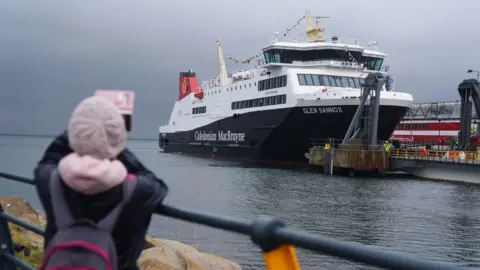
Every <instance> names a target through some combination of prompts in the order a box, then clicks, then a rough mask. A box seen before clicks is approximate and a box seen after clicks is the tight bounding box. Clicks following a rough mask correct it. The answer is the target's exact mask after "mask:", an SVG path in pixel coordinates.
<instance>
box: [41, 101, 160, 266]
mask: <svg viewBox="0 0 480 270" xmlns="http://www.w3.org/2000/svg"><path fill="white" fill-rule="evenodd" d="M125 140H126V128H125V123H124V120H123V118H122V116H121V114H120V113H119V111H118V109H117V108H116V107H115V105H114V104H113V103H112V102H111V101H109V100H107V99H105V98H103V97H99V96H95V97H89V98H87V99H85V100H83V101H82V102H80V104H78V105H77V107H76V108H75V110H74V112H73V114H72V117H71V119H70V122H69V125H68V130H67V131H66V132H64V133H62V134H61V135H59V136H58V137H57V138H55V139H54V141H53V142H52V143H51V144H50V145H49V146H48V147H47V149H46V151H45V153H44V155H43V157H42V159H41V160H40V162H39V163H38V165H37V167H36V168H35V171H34V182H35V185H36V190H37V193H38V195H39V197H40V201H41V203H42V206H43V208H44V210H45V212H46V216H47V227H46V230H45V242H44V246H45V252H47V251H48V250H49V249H50V248H52V247H51V245H49V244H50V242H51V240H52V239H54V240H58V238H56V237H55V236H57V233H58V232H62V233H65V232H66V231H65V228H59V226H58V224H59V219H63V220H65V217H63V216H56V215H55V213H57V212H58V209H59V208H62V207H59V206H58V205H54V204H53V203H52V201H56V202H58V201H59V200H60V199H59V198H58V196H57V195H58V194H56V192H52V190H55V188H52V182H53V181H55V180H54V179H57V180H58V179H59V180H58V184H57V190H59V191H60V192H61V193H63V194H62V195H64V196H63V199H64V200H65V201H66V205H65V206H66V207H63V210H65V209H66V210H68V211H69V212H70V215H71V218H73V219H75V222H76V221H78V220H79V219H86V220H89V221H91V222H93V223H95V224H97V225H98V224H100V223H99V222H100V221H103V220H104V218H105V217H106V216H107V215H108V216H109V214H111V213H113V212H115V211H114V209H117V206H119V204H120V203H122V202H124V195H125V193H128V192H126V191H125V190H127V189H125V186H128V185H127V184H125V181H126V179H130V180H132V179H133V180H134V181H135V182H136V183H135V185H134V188H133V189H132V190H131V193H133V194H131V195H132V196H130V199H129V200H126V201H125V202H126V203H125V204H122V206H123V208H121V210H120V212H119V215H118V218H117V220H116V221H117V222H116V223H114V224H113V229H112V230H111V231H110V232H111V237H112V239H113V242H114V247H115V250H116V257H117V261H116V262H114V263H115V264H116V265H118V269H135V270H137V269H138V267H137V263H136V261H137V259H138V258H139V256H140V253H141V251H142V249H143V246H144V243H145V235H146V232H147V229H148V227H149V224H150V220H151V216H152V214H153V213H154V211H155V210H156V209H157V208H158V207H159V206H161V204H162V202H163V200H164V198H165V197H166V195H167V193H168V187H167V186H166V184H165V183H164V182H163V181H162V180H161V179H159V178H157V177H156V176H155V175H154V174H153V173H152V172H151V171H149V170H147V169H146V168H145V167H144V166H143V165H142V163H141V162H140V161H139V160H138V159H137V157H136V156H135V155H134V154H133V153H132V152H130V151H129V150H128V149H127V148H125ZM56 175H58V177H54V176H56ZM60 192H57V193H60ZM54 196H57V197H54ZM125 197H128V196H127V195H125ZM66 210H65V211H66ZM62 230H63V231H62ZM75 233H76V234H78V233H77V232H75ZM63 236H65V235H63ZM52 244H58V241H57V243H55V241H52Z"/></svg>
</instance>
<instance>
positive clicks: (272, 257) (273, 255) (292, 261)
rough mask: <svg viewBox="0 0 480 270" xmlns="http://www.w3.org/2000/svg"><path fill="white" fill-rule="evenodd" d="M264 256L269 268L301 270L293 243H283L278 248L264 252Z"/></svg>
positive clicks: (268, 269) (269, 269) (273, 269)
mask: <svg viewBox="0 0 480 270" xmlns="http://www.w3.org/2000/svg"><path fill="white" fill-rule="evenodd" d="M263 257H264V258H265V265H266V267H267V270H300V265H299V264H298V260H297V255H296V254H295V249H294V248H293V246H292V245H281V246H280V247H279V248H277V249H274V250H271V251H268V252H265V253H263Z"/></svg>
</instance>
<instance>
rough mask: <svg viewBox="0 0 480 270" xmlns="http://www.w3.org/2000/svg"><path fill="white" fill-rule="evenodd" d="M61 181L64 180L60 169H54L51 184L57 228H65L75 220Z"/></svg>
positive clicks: (51, 196)
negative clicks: (59, 171)
mask: <svg viewBox="0 0 480 270" xmlns="http://www.w3.org/2000/svg"><path fill="white" fill-rule="evenodd" d="M60 181H62V180H61V179H60V176H59V175H58V170H57V169H56V170H53V172H52V174H51V175H50V181H49V186H50V198H51V199H50V200H51V202H52V208H53V215H54V217H55V226H56V227H57V230H60V229H62V228H65V227H67V226H69V225H70V224H72V223H73V222H74V221H75V219H74V218H73V215H72V212H71V211H70V207H69V206H68V202H67V199H66V198H65V192H63V188H62V186H61V183H60Z"/></svg>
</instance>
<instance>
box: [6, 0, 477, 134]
mask: <svg viewBox="0 0 480 270" xmlns="http://www.w3.org/2000/svg"><path fill="white" fill-rule="evenodd" d="M282 2H283V3H282ZM306 9H308V10H310V11H311V13H312V15H322V16H330V17H331V18H330V19H328V20H326V21H325V23H324V26H325V27H326V32H327V33H326V34H327V35H329V36H332V35H338V36H341V37H351V38H357V39H359V40H365V41H373V40H375V41H378V42H379V49H380V50H381V51H383V52H385V53H387V54H388V58H387V61H386V64H387V65H389V66H390V72H391V73H392V75H393V76H394V78H395V79H396V91H405V92H410V93H412V94H413V95H414V98H415V99H416V101H422V102H423V101H442V100H457V99H458V92H457V86H458V84H459V83H460V81H461V80H462V79H464V78H466V77H468V76H469V75H468V74H466V73H465V72H466V70H467V69H479V70H480V50H479V44H480V30H479V29H478V26H479V25H480V19H478V12H479V10H480V1H476V0H452V1H447V0H437V1H426V0H419V1H406V0H403V1H396V0H395V1H394V0H390V1H384V0H378V1H376V0H375V1H374V0H364V1H358V0H351V1H342V0H337V1H316V0H311V1H307V0H304V1H300V0H296V1H286V0H262V1H253V0H243V1H218V0H215V1H200V0H188V1H187V0H185V1H158V0H157V1H153V0H152V1H147V0H144V1H119V0H116V1H113V0H112V1H98V0H82V1H46V0H42V1H33V0H28V1H27V0H22V1H18V0H9V1H8V0H5V1H1V2H0V133H15V134H43V135H49V134H57V133H59V132H60V131H62V130H63V129H64V128H65V127H66V124H67V122H68V118H69V117H70V114H71V112H72V110H73V108H74V106H75V105H76V104H77V103H78V102H79V101H80V100H81V99H82V98H84V97H86V96H88V95H91V94H92V93H93V92H94V91H95V89H98V88H106V89H129V90H134V91H135V92H136V93H137V99H136V104H135V105H136V107H135V115H134V122H133V128H134V132H133V133H132V134H131V137H136V138H156V137H157V135H158V126H159V125H160V124H162V123H164V122H165V121H166V120H167V118H168V117H169V115H170V112H171V109H172V106H173V102H174V101H175V100H176V98H177V95H178V86H177V83H178V73H179V72H180V71H185V70H187V69H189V68H192V69H194V70H195V71H196V72H197V76H198V77H199V79H200V80H201V79H207V78H210V77H212V76H214V75H215V74H216V72H217V64H216V63H217V62H216V61H217V60H216V55H215V54H216V51H215V40H216V38H218V39H220V41H221V42H222V47H223V51H224V54H225V56H233V57H236V58H244V57H249V56H251V55H255V54H257V53H258V52H260V49H261V47H263V46H265V45H268V43H269V40H270V38H271V35H272V33H273V32H274V31H279V32H281V33H282V32H284V30H285V29H287V28H290V27H291V26H292V25H293V24H294V23H295V22H296V21H297V19H299V18H300V17H301V16H303V15H304V13H305V10H306ZM301 27H304V24H302V25H301ZM226 61H227V68H229V70H231V69H234V68H237V67H238V65H237V66H235V65H234V64H233V63H232V62H231V61H228V60H226Z"/></svg>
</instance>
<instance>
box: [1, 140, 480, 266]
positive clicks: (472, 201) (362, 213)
mask: <svg viewBox="0 0 480 270" xmlns="http://www.w3.org/2000/svg"><path fill="white" fill-rule="evenodd" d="M48 140H49V139H46V138H34V137H0V158H1V162H0V170H1V171H9V172H13V173H19V174H22V175H25V176H31V175H32V169H33V166H34V165H35V163H36V162H37V160H38V158H39V157H40V155H41V154H42V151H43V150H44V147H45V146H46V145H47V144H48V143H49V141H48ZM129 146H130V147H131V149H132V150H133V151H134V152H135V153H136V154H137V155H138V156H139V157H140V158H141V159H142V161H143V162H144V163H145V165H146V166H147V167H149V168H151V169H152V170H153V171H154V172H155V173H156V174H157V175H158V176H159V177H161V178H163V179H164V180H165V181H166V182H167V183H168V185H169V186H170V194H169V196H168V198H167V202H168V203H170V204H174V205H179V206H184V207H191V208H195V209H198V210H203V211H207V212H212V213H217V214H221V215H229V216H236V217H239V218H243V219H248V220H252V219H254V218H255V217H256V216H258V215H262V214H269V215H274V216H277V217H280V218H282V219H284V220H285V221H286V223H287V224H288V225H290V226H294V227H297V228H301V229H303V230H305V231H308V232H312V233H316V234H322V235H325V236H330V237H335V238H339V239H344V240H349V241H358V242H362V243H365V244H374V245H379V246H381V247H382V248H386V249H390V250H398V251H406V252H411V253H416V254H419V255H421V256H424V257H426V258H430V259H436V260H444V261H451V262H457V263H458V264H459V265H462V266H473V267H475V266H476V267H480V251H479V250H480V211H479V210H478V209H480V196H479V195H480V187H479V186H475V185H465V184H458V183H447V182H434V181H419V180H411V179H399V178H396V179H369V178H348V177H329V176H324V175H322V174H318V173H311V172H307V171H305V170H300V169H298V170H291V169H279V168H268V167H258V166H253V165H252V164H240V163H238V162H232V161H224V160H218V159H204V158H196V157H189V156H181V155H173V154H165V153H162V152H160V151H158V148H157V145H156V142H155V141H130V142H129ZM12 193H16V194H20V195H22V196H24V197H25V198H27V199H28V200H29V201H30V202H32V204H34V205H35V206H36V207H39V204H38V199H37V198H36V194H35V192H34V191H33V189H32V188H28V187H25V186H24V185H19V184H12V183H11V182H5V181H0V196H5V195H10V194H12ZM150 234H152V235H153V236H156V237H165V238H171V239H176V240H179V241H183V242H186V243H188V244H192V245H194V246H197V247H198V248H199V249H200V250H201V251H205V252H212V253H214V254H218V255H220V256H224V257H227V258H230V259H233V260H235V261H237V262H239V263H240V264H241V265H242V267H243V269H258V268H261V267H262V266H263V261H262V256H261V254H260V250H259V249H258V248H257V247H256V246H254V245H253V244H252V243H251V242H250V240H249V239H248V237H245V236H242V235H237V234H232V233H229V232H224V231H220V230H215V229H211V228H207V227H204V226H200V225H195V224H189V223H186V222H182V221H177V220H173V219H170V218H165V217H156V218H154V220H153V222H152V225H151V228H150ZM298 256H299V260H300V263H301V265H302V269H319V268H327V269H359V268H360V267H359V266H358V265H356V264H354V263H350V262H346V261H344V260H340V259H337V258H332V257H328V256H323V255H319V254H314V253H312V252H309V251H305V250H298ZM362 268H364V269H372V267H362Z"/></svg>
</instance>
